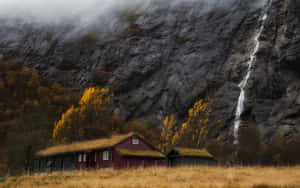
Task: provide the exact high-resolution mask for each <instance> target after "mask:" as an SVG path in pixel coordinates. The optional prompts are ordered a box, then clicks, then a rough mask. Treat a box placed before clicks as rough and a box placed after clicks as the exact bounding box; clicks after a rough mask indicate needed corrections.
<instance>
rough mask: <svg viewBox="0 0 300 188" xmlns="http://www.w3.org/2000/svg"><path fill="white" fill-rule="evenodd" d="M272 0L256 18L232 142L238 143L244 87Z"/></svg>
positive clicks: (241, 84) (240, 85)
mask: <svg viewBox="0 0 300 188" xmlns="http://www.w3.org/2000/svg"><path fill="white" fill-rule="evenodd" d="M272 2H273V0H268V2H267V4H266V5H265V7H264V9H263V12H262V15H261V16H260V18H259V20H258V28H257V31H256V34H255V38H254V41H255V47H254V49H253V52H252V53H251V56H250V59H249V61H248V71H247V75H246V76H245V77H244V79H243V80H242V82H241V83H240V84H239V87H240V89H241V93H240V96H239V99H238V104H237V108H236V112H235V120H234V132H233V135H234V144H238V136H239V128H240V124H241V115H242V113H243V111H244V103H245V88H246V86H247V84H248V80H249V78H250V76H251V73H252V70H253V65H254V61H255V57H256V53H257V51H258V49H259V45H260V42H259V38H260V36H261V34H262V32H263V31H264V28H265V21H266V19H267V18H268V12H269V9H270V8H271V5H272Z"/></svg>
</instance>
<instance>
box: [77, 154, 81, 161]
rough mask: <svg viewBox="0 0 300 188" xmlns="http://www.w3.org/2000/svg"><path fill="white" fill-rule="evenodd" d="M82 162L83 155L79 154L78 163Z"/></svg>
mask: <svg viewBox="0 0 300 188" xmlns="http://www.w3.org/2000/svg"><path fill="white" fill-rule="evenodd" d="M81 161H82V155H81V154H79V155H78V162H81Z"/></svg>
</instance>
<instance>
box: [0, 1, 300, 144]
mask: <svg viewBox="0 0 300 188" xmlns="http://www.w3.org/2000/svg"><path fill="white" fill-rule="evenodd" d="M247 2H248V3H247ZM219 4H220V2H219V1H216V4H214V5H210V7H209V8H208V7H207V5H204V4H203V3H199V2H190V3H185V4H178V5H176V6H174V7H172V8H171V7H168V6H161V7H162V8H158V9H155V10H153V11H150V12H144V13H142V14H141V13H132V14H130V15H127V17H128V18H127V19H126V20H127V21H126V25H128V26H127V27H125V28H124V29H122V30H121V31H118V32H116V33H101V31H97V30H95V29H93V28H86V30H85V32H84V33H81V34H78V35H75V36H74V35H71V34H70V33H72V31H73V28H72V26H69V25H64V26H55V27H54V26H39V27H36V26H32V25H30V24H24V23H22V22H20V23H19V25H18V27H17V26H16V25H15V24H14V25H12V24H9V23H7V22H5V21H2V22H1V25H2V26H0V54H3V58H5V59H9V58H14V59H16V60H17V61H18V62H20V63H23V64H25V65H26V66H29V67H30V68H32V69H35V70H38V71H40V72H41V74H43V75H45V76H48V77H49V79H51V80H52V81H57V82H60V83H62V84H64V85H69V86H72V87H74V88H85V87H88V86H89V85H95V84H97V85H100V86H101V87H110V88H112V90H113V91H114V93H115V95H116V99H115V104H116V106H117V111H118V114H120V115H122V116H123V117H125V118H128V119H130V118H141V119H142V120H144V121H145V122H146V123H150V124H152V125H153V126H159V125H160V121H161V120H162V118H163V117H164V116H166V115H168V114H171V113H177V114H178V115H179V117H180V118H181V119H183V118H184V117H185V115H186V111H187V110H188V108H190V107H191V106H192V105H193V104H194V102H196V101H197V100H199V99H200V98H206V97H211V98H212V99H213V100H214V104H213V109H214V112H213V117H214V119H215V120H222V125H221V126H220V125H219V124H218V125H214V124H212V125H211V126H212V127H213V129H212V130H213V132H212V133H211V136H218V135H223V136H229V135H231V134H232V131H233V130H232V128H233V120H234V113H235V108H236V105H237V101H238V97H239V92H240V90H239V87H238V83H239V82H240V81H241V79H242V78H243V77H244V75H245V73H246V69H247V60H248V59H249V56H250V53H251V51H252V49H253V47H254V43H253V42H254V41H253V37H254V36H253V35H254V33H255V29H256V27H257V19H258V17H259V15H260V8H258V7H256V6H254V4H255V1H240V0H230V1H228V3H227V4H226V6H224V5H219ZM299 19H300V2H299V1H298V0H274V2H273V5H272V8H271V12H270V16H269V18H268V20H267V21H266V28H265V30H264V32H263V34H262V37H261V39H260V40H261V41H262V42H261V46H260V49H259V52H258V54H257V59H256V62H255V66H254V71H253V73H252V75H251V78H250V80H249V84H248V86H247V90H246V92H247V93H246V96H247V99H246V104H245V112H244V114H243V115H242V119H243V125H244V126H256V127H258V128H259V130H260V131H261V132H262V133H263V135H264V136H265V138H266V139H268V138H271V137H272V136H273V135H275V134H276V133H277V132H278V131H279V132H281V133H282V134H284V135H286V136H289V137H293V136H297V135H299V132H298V131H300V127H299V125H300V114H299V113H300V64H299V60H300V47H299V46H300V26H299V25H300V24H299ZM0 59H1V57H0ZM0 61H1V60H0Z"/></svg>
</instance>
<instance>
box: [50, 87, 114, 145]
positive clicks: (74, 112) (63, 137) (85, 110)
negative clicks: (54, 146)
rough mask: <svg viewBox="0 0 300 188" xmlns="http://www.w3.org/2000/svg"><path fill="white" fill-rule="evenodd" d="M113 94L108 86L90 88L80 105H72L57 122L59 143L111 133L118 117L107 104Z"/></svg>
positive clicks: (54, 133) (55, 133) (54, 132)
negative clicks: (114, 115)
mask: <svg viewBox="0 0 300 188" xmlns="http://www.w3.org/2000/svg"><path fill="white" fill-rule="evenodd" d="M112 97H113V94H112V93H111V92H110V90H109V89H107V88H88V89H86V90H85V91H84V94H83V95H82V97H81V99H80V101H79V105H78V107H74V106H72V107H71V108H70V109H68V110H67V111H66V112H65V113H64V114H62V116H61V119H60V120H59V121H58V122H57V123H55V126H54V131H53V136H52V137H53V139H54V141H56V142H57V143H66V142H71V141H75V140H85V139H91V138H97V137H102V136H106V135H109V134H111V132H112V131H113V129H114V127H115V124H116V122H118V121H116V118H115V117H113V116H112V115H111V114H110V112H109V111H110V110H109V107H108V106H107V104H108V103H109V101H110V100H111V98H112Z"/></svg>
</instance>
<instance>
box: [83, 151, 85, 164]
mask: <svg viewBox="0 0 300 188" xmlns="http://www.w3.org/2000/svg"><path fill="white" fill-rule="evenodd" d="M83 162H86V153H85V154H83Z"/></svg>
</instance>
